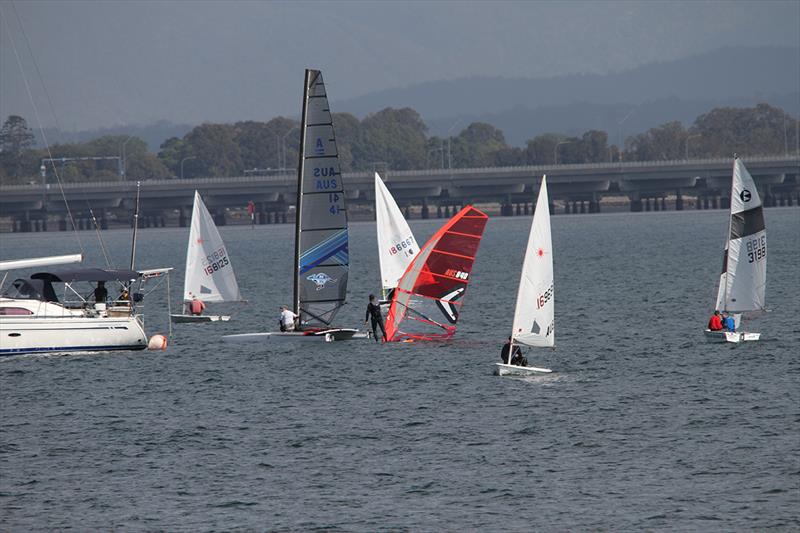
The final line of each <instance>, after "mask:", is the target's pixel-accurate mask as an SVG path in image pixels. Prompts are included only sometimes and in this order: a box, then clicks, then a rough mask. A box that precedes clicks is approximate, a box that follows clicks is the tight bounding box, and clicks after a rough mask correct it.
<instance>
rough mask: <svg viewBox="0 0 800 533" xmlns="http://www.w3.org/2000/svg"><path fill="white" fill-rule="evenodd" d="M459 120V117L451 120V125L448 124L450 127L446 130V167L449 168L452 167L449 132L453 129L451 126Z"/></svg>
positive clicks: (456, 124)
mask: <svg viewBox="0 0 800 533" xmlns="http://www.w3.org/2000/svg"><path fill="white" fill-rule="evenodd" d="M459 122H461V119H458V120H456V121H455V122H453V125H452V126H450V128H449V129H448V130H447V168H449V169H452V168H453V158H452V157H451V154H450V133H451V132H452V131H453V128H455V127H456V126H458V123H459Z"/></svg>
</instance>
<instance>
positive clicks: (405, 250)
mask: <svg viewBox="0 0 800 533" xmlns="http://www.w3.org/2000/svg"><path fill="white" fill-rule="evenodd" d="M413 244H414V237H409V238H407V239H404V240H402V241H400V242H398V243H396V244H394V245H393V246H392V247H391V248H389V255H396V254H399V253H402V254H403V255H405V256H409V255H413V253H414V250H413V249H411V245H413Z"/></svg>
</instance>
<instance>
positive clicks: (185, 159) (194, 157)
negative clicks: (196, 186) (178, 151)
mask: <svg viewBox="0 0 800 533" xmlns="http://www.w3.org/2000/svg"><path fill="white" fill-rule="evenodd" d="M190 159H197V156H194V155H190V156H189V157H184V158H183V159H181V179H183V163H184V162H186V161H188V160H190Z"/></svg>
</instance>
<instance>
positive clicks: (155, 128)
mask: <svg viewBox="0 0 800 533" xmlns="http://www.w3.org/2000/svg"><path fill="white" fill-rule="evenodd" d="M193 127H194V126H191V125H188V124H173V123H172V122H168V121H166V120H160V121H158V122H156V123H154V124H148V125H136V126H112V127H110V128H100V129H96V130H84V131H62V130H57V129H55V128H45V135H47V140H48V141H49V142H50V144H51V145H53V144H64V143H81V142H87V141H91V140H92V139H97V138H98V137H102V136H104V135H135V136H137V137H139V138H141V139H143V140H144V141H145V142H146V143H147V146H148V147H149V149H150V151H151V152H153V153H158V150H159V146H161V144H162V143H163V142H164V141H165V140H167V139H169V138H170V137H183V136H184V135H186V133H188V132H189V130H191V129H192V128H193ZM34 134H35V135H36V143H37V146H43V144H42V139H41V135H40V134H39V131H38V130H35V131H34Z"/></svg>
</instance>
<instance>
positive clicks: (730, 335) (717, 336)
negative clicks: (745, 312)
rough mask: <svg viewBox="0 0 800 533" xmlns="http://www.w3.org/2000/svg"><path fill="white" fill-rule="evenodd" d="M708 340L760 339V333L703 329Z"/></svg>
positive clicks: (740, 340)
mask: <svg viewBox="0 0 800 533" xmlns="http://www.w3.org/2000/svg"><path fill="white" fill-rule="evenodd" d="M703 333H704V334H705V336H706V339H708V341H709V342H714V343H722V342H732V343H740V342H749V341H757V340H760V339H761V333H752V332H749V331H735V332H734V331H711V330H710V329H707V330H705V331H703Z"/></svg>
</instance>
